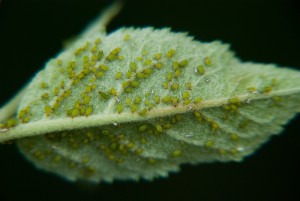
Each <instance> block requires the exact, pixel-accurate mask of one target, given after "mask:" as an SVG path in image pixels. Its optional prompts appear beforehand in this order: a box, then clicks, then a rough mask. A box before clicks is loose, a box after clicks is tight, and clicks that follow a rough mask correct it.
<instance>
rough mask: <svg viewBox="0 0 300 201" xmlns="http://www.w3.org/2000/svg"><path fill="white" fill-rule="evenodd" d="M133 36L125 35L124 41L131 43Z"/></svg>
mask: <svg viewBox="0 0 300 201" xmlns="http://www.w3.org/2000/svg"><path fill="white" fill-rule="evenodd" d="M130 38H131V36H130V35H129V34H125V35H124V38H123V40H124V41H129V40H130Z"/></svg>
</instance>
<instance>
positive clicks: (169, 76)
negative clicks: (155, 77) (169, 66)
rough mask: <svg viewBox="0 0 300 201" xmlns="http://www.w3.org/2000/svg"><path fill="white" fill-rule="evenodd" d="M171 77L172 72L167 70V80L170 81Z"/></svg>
mask: <svg viewBox="0 0 300 201" xmlns="http://www.w3.org/2000/svg"><path fill="white" fill-rule="evenodd" d="M172 78H173V73H172V72H168V73H167V80H169V81H171V80H172Z"/></svg>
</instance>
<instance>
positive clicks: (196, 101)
mask: <svg viewBox="0 0 300 201" xmlns="http://www.w3.org/2000/svg"><path fill="white" fill-rule="evenodd" d="M202 100H203V99H202V98H201V97H197V98H196V99H195V100H194V103H195V104H198V103H201V102H202Z"/></svg>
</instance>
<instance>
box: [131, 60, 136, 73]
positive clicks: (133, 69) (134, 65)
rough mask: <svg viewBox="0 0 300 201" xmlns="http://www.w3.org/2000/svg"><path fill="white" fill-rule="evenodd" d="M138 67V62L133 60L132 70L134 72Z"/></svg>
mask: <svg viewBox="0 0 300 201" xmlns="http://www.w3.org/2000/svg"><path fill="white" fill-rule="evenodd" d="M136 69H137V64H136V63H135V62H131V63H130V70H132V71H133V72H135V71H136Z"/></svg>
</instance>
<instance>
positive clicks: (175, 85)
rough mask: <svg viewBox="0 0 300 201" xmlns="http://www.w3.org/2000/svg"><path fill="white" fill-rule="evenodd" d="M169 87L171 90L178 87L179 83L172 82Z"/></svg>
mask: <svg viewBox="0 0 300 201" xmlns="http://www.w3.org/2000/svg"><path fill="white" fill-rule="evenodd" d="M171 89H173V90H176V89H179V84H178V83H174V84H172V85H171Z"/></svg>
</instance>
